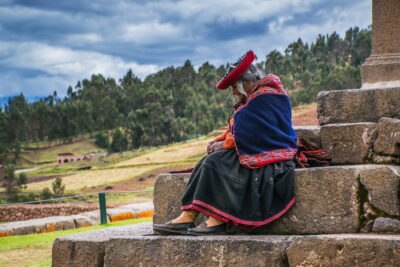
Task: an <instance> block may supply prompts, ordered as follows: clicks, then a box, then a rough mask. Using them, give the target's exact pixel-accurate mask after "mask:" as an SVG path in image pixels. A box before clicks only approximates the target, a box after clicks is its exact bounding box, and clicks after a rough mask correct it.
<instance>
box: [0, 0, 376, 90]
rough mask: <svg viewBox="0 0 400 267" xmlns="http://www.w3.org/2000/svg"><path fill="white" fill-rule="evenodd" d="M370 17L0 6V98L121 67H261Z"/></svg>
mask: <svg viewBox="0 0 400 267" xmlns="http://www.w3.org/2000/svg"><path fill="white" fill-rule="evenodd" d="M370 12H371V1H365V0H354V1H347V0H336V1H330V0H280V1H276V0H247V1H242V0H220V1H211V0H202V1H197V0H177V1H173V0H159V1H155V0H152V1H150V0H149V1H138V0H136V1H134V0H112V1H109V0H94V1H79V0H69V1H53V0H35V1H24V0H7V1H5V0H3V1H0V73H1V75H0V94H3V95H7V94H8V92H10V93H11V92H14V91H15V90H20V91H22V92H29V93H32V94H33V93H34V92H37V93H38V92H41V91H44V92H47V93H48V92H52V91H53V90H57V91H59V93H60V92H62V91H63V90H65V88H66V87H67V86H68V85H69V84H75V83H76V81H77V80H81V79H84V78H89V77H90V75H91V74H93V73H102V74H104V75H105V76H110V77H114V78H120V77H121V76H122V75H123V74H124V73H125V72H126V71H127V69H129V68H131V69H132V70H133V71H134V73H135V74H136V75H138V76H139V77H142V78H143V77H145V76H146V75H148V74H149V73H152V72H155V71H157V70H158V69H160V68H161V67H165V66H171V65H175V66H177V65H181V64H183V62H184V61H185V60H186V59H189V60H191V62H192V63H193V64H194V65H196V66H199V65H202V64H203V63H204V62H206V61H208V62H210V63H212V64H215V65H220V64H226V63H227V62H232V61H234V60H236V59H237V58H238V57H239V56H240V55H242V54H243V53H244V52H245V51H246V50H248V49H254V50H255V52H256V53H257V54H258V56H259V58H260V59H259V60H263V59H264V57H265V55H266V54H267V53H269V52H270V51H271V50H273V49H278V50H281V51H282V50H284V48H285V47H286V46H287V45H288V44H289V43H290V42H293V41H295V40H297V38H299V37H301V38H302V39H303V40H304V41H307V42H311V41H314V40H315V38H316V37H317V35H318V34H320V33H321V34H327V33H332V32H333V31H337V32H338V33H339V34H341V35H343V34H344V31H345V30H346V29H348V28H349V27H352V26H360V27H362V28H365V27H366V26H368V25H369V24H371V16H370V15H369V14H370ZM366 14H367V15H366ZM6 83H7V84H8V86H6V85H5V84H6ZM27 86H29V87H27ZM7 88H8V89H7ZM10 88H13V89H12V90H11V89H10ZM44 88H45V89H44ZM7 90H9V91H7ZM47 93H46V94H47Z"/></svg>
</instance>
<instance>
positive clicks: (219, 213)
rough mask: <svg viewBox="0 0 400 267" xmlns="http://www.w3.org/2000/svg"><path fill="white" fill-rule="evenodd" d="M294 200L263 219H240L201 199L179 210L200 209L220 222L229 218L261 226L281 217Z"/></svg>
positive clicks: (233, 220) (244, 223)
mask: <svg viewBox="0 0 400 267" xmlns="http://www.w3.org/2000/svg"><path fill="white" fill-rule="evenodd" d="M295 202H296V198H292V200H290V201H289V203H288V204H287V205H286V207H285V208H283V209H282V210H281V211H280V212H278V213H277V214H275V215H274V216H272V217H270V218H268V219H266V220H264V221H248V220H242V219H239V218H237V217H235V216H232V215H230V214H228V213H225V212H223V211H221V210H219V209H217V208H214V207H213V206H211V205H209V204H207V203H204V202H203V201H200V200H193V204H190V205H186V206H182V207H181V210H186V209H194V210H198V211H200V212H202V213H204V214H206V215H208V216H211V217H214V218H215V219H217V220H220V221H222V222H228V221H229V220H231V221H232V222H233V223H234V224H242V225H249V226H263V225H265V224H268V223H270V222H272V221H274V220H276V219H278V218H279V217H281V216H282V215H283V214H285V213H286V212H287V211H288V210H289V209H290V208H291V207H292V206H293V204H294V203H295ZM199 206H200V207H199ZM202 207H204V208H206V209H208V210H210V211H212V212H209V211H207V210H204V209H203V208H202ZM213 212H214V213H213Z"/></svg>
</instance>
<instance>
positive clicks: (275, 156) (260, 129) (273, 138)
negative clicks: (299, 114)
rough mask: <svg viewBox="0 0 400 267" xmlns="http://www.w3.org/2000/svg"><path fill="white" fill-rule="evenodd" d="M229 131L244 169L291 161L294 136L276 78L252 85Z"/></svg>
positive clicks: (286, 97) (287, 102)
mask: <svg viewBox="0 0 400 267" xmlns="http://www.w3.org/2000/svg"><path fill="white" fill-rule="evenodd" d="M231 132H232V134H233V136H234V140H235V143H236V150H237V153H238V154H239V159H240V163H241V164H242V165H243V166H245V167H247V168H259V167H262V166H265V165H267V164H269V163H272V162H277V161H283V160H290V159H293V158H294V156H295V154H296V152H297V135H296V132H295V131H294V130H293V128H292V112H291V107H290V101H289V97H288V95H287V94H286V91H285V90H284V89H283V86H282V83H281V81H280V79H279V77H277V76H275V75H272V74H269V75H268V76H266V77H264V78H263V79H261V80H260V81H259V82H258V83H257V84H256V85H255V87H254V89H253V90H252V93H251V94H250V95H249V97H248V99H247V101H246V103H245V104H243V105H242V106H240V107H239V108H238V109H237V110H236V112H235V114H234V117H233V125H232V127H231Z"/></svg>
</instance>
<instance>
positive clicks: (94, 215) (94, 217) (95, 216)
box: [80, 210, 110, 225]
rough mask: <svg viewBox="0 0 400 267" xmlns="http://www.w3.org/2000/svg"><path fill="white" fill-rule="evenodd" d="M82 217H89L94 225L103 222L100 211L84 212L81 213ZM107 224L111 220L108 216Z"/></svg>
mask: <svg viewBox="0 0 400 267" xmlns="http://www.w3.org/2000/svg"><path fill="white" fill-rule="evenodd" d="M80 215H82V216H86V217H88V218H89V219H90V221H91V222H92V225H95V224H100V222H101V220H100V211H98V210H95V211H89V212H84V213H81V214H80ZM107 222H110V218H109V217H108V216H107Z"/></svg>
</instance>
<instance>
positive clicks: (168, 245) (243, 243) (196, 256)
mask: <svg viewBox="0 0 400 267" xmlns="http://www.w3.org/2000/svg"><path fill="white" fill-rule="evenodd" d="M295 238H296V237H291V236H208V237H193V236H167V237H163V236H146V237H125V238H114V239H112V240H110V242H109V243H108V245H107V248H106V253H105V257H104V266H274V267H278V266H282V267H284V266H287V262H286V248H287V247H288V245H289V243H290V242H291V240H293V239H295Z"/></svg>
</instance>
